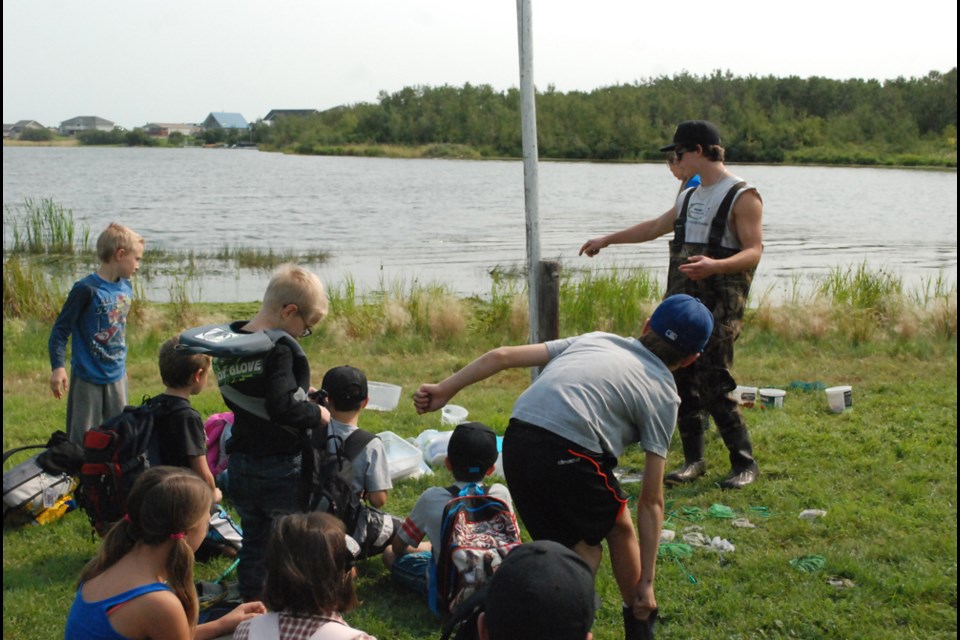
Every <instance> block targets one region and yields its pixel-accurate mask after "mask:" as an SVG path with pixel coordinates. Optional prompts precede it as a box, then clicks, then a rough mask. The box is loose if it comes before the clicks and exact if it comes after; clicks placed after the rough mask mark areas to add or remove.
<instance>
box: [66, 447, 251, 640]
mask: <svg viewBox="0 0 960 640" xmlns="http://www.w3.org/2000/svg"><path fill="white" fill-rule="evenodd" d="M212 503H213V492H212V490H211V489H210V487H209V486H208V485H207V484H206V483H205V482H204V481H203V480H202V479H201V478H200V476H198V475H196V474H195V473H193V472H192V471H190V470H188V469H182V468H179V467H163V466H160V467H153V468H151V469H149V470H147V471H146V472H145V473H144V474H143V475H142V476H140V478H138V479H137V481H136V482H135V483H134V485H133V488H132V489H131V490H130V495H129V496H128V497H127V508H128V513H127V515H125V516H124V517H123V519H122V520H121V521H119V522H117V523H116V524H115V525H113V527H112V528H111V529H110V531H109V532H107V535H106V536H105V537H104V539H103V543H102V544H101V545H100V550H99V552H98V553H97V556H96V557H95V558H93V559H92V560H91V561H90V562H88V563H87V565H86V566H85V567H84V568H83V571H82V572H81V573H80V581H79V585H78V587H77V595H76V597H75V598H74V601H73V605H72V606H71V607H70V614H69V616H68V617H67V626H66V630H65V632H64V638H65V640H126V639H139V638H147V637H149V638H153V639H157V640H159V639H166V638H171V639H174V638H175V639H177V640H191V639H194V640H204V639H206V638H215V637H217V636H220V635H224V634H229V633H232V632H233V630H234V628H235V627H236V626H237V624H239V623H240V622H241V621H243V620H246V619H248V618H251V617H253V616H256V615H258V614H260V613H263V612H264V607H263V605H262V604H261V603H259V602H249V603H245V604H242V605H240V606H238V607H237V608H236V609H234V610H233V611H231V612H230V613H228V614H227V615H226V616H224V617H222V618H220V619H219V620H214V621H212V622H208V623H206V624H202V625H197V615H198V613H199V603H198V600H197V590H196V588H195V586H194V582H193V557H194V556H193V554H194V551H196V549H197V547H199V546H200V543H201V542H202V541H203V539H204V537H205V536H206V533H207V524H208V522H209V517H210V507H211V505H212Z"/></svg>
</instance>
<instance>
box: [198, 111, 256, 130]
mask: <svg viewBox="0 0 960 640" xmlns="http://www.w3.org/2000/svg"><path fill="white" fill-rule="evenodd" d="M211 118H212V119H213V121H214V122H215V123H216V124H217V126H219V127H221V128H223V129H247V128H249V126H250V125H249V124H248V123H247V121H246V119H245V118H244V117H243V116H242V115H240V114H239V113H228V112H225V111H211V112H210V115H209V116H207V119H206V120H204V121H203V123H204V124H205V125H206V124H207V122H208V121H210V119H211Z"/></svg>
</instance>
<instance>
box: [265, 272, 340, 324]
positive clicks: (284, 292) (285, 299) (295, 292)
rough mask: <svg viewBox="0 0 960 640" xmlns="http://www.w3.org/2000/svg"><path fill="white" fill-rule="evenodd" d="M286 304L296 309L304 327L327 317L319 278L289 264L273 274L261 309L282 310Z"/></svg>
mask: <svg viewBox="0 0 960 640" xmlns="http://www.w3.org/2000/svg"><path fill="white" fill-rule="evenodd" d="M288 304H295V305H297V307H298V309H299V310H300V316H301V317H302V318H303V321H304V322H306V323H307V325H315V324H317V323H318V322H320V321H321V320H323V318H324V316H326V315H327V294H326V293H325V292H324V290H323V283H321V282H320V278H319V277H317V274H315V273H313V272H312V271H307V270H306V269H304V268H303V267H300V266H298V265H296V264H293V263H292V262H288V263H287V264H283V265H280V267H278V268H277V270H276V271H274V273H273V277H272V278H270V284H268V285H267V290H266V292H264V294H263V306H264V307H267V308H282V307H284V306H286V305H288Z"/></svg>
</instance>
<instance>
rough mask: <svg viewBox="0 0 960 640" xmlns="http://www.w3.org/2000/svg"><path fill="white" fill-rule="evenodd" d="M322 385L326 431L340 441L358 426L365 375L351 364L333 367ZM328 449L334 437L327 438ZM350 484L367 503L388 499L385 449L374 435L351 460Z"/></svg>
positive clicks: (363, 403)
mask: <svg viewBox="0 0 960 640" xmlns="http://www.w3.org/2000/svg"><path fill="white" fill-rule="evenodd" d="M321 389H322V390H323V392H325V393H326V397H327V409H328V410H329V411H330V426H329V430H328V434H330V435H334V436H337V438H339V442H341V443H343V442H346V440H347V438H348V437H349V436H350V434H352V433H353V432H354V431H356V430H357V429H358V428H359V427H358V426H357V423H358V421H359V419H360V412H361V411H363V408H364V407H366V406H367V402H368V401H369V397H368V390H367V376H366V375H364V373H363V371H361V370H360V369H357V368H356V367H351V366H347V365H344V366H341V367H334V368H333V369H330V370H329V371H327V372H326V373H325V374H324V375H323V382H322V383H321ZM328 442H329V447H330V450H331V452H332V451H335V449H334V447H336V442H337V441H336V440H334V439H330V440H329V441H328ZM353 472H354V477H353V488H354V490H355V491H356V492H357V494H358V495H359V496H360V499H361V500H365V501H366V502H367V503H369V504H370V505H372V506H374V507H377V508H378V509H379V508H382V507H383V505H385V504H386V503H387V495H388V492H389V491H390V490H391V489H392V488H393V482H392V480H391V479H390V467H389V465H388V463H387V453H386V451H384V449H383V442H382V441H381V440H380V438H374V439H373V440H371V441H370V442H369V443H368V444H367V446H366V447H365V448H364V449H363V451H361V452H360V453H359V454H358V455H357V457H356V459H354V460H353Z"/></svg>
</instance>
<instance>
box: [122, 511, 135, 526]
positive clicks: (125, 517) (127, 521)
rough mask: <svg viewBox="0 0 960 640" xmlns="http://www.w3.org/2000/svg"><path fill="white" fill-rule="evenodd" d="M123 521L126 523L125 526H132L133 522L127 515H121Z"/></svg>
mask: <svg viewBox="0 0 960 640" xmlns="http://www.w3.org/2000/svg"><path fill="white" fill-rule="evenodd" d="M123 521H124V522H126V523H127V524H133V520H132V519H131V518H130V514H129V513H125V514H123Z"/></svg>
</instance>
